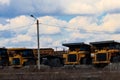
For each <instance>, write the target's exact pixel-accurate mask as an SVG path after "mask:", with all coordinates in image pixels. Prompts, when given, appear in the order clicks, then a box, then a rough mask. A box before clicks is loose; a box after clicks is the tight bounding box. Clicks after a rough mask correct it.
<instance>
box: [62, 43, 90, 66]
mask: <svg viewBox="0 0 120 80" xmlns="http://www.w3.org/2000/svg"><path fill="white" fill-rule="evenodd" d="M63 46H66V47H68V48H69V50H68V51H67V52H66V53H64V54H63V58H64V64H66V65H77V64H90V63H91V56H90V46H89V45H88V44H85V43H83V42H82V43H65V44H63Z"/></svg>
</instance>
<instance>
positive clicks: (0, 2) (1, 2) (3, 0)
mask: <svg viewBox="0 0 120 80" xmlns="http://www.w3.org/2000/svg"><path fill="white" fill-rule="evenodd" d="M9 3H10V0H0V4H2V5H4V4H7V5H9Z"/></svg>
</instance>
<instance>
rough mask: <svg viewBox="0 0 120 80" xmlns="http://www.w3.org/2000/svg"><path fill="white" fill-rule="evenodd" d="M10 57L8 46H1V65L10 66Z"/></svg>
mask: <svg viewBox="0 0 120 80" xmlns="http://www.w3.org/2000/svg"><path fill="white" fill-rule="evenodd" d="M8 65H9V58H8V54H7V49H6V48H0V66H8Z"/></svg>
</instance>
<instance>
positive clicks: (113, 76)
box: [0, 66, 120, 80]
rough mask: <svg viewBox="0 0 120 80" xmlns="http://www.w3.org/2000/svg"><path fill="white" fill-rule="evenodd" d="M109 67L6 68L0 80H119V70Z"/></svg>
mask: <svg viewBox="0 0 120 80" xmlns="http://www.w3.org/2000/svg"><path fill="white" fill-rule="evenodd" d="M112 67H113V66H108V67H106V68H104V69H95V68H93V67H92V66H87V67H86V66H79V67H74V68H73V67H62V68H50V67H46V66H41V69H40V70H38V69H37V68H36V67H33V66H32V67H26V68H21V69H14V68H10V67H6V68H4V69H0V80H119V79H120V76H119V74H120V71H119V69H118V68H112Z"/></svg>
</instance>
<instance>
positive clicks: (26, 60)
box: [8, 48, 37, 67]
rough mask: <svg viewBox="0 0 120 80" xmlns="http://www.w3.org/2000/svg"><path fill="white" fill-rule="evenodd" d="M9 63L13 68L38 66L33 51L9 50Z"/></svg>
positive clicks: (25, 49)
mask: <svg viewBox="0 0 120 80" xmlns="http://www.w3.org/2000/svg"><path fill="white" fill-rule="evenodd" d="M8 54H9V62H10V65H11V66H12V67H22V66H28V65H36V60H37V59H36V58H35V56H34V53H33V50H32V49H27V48H9V49H8Z"/></svg>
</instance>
